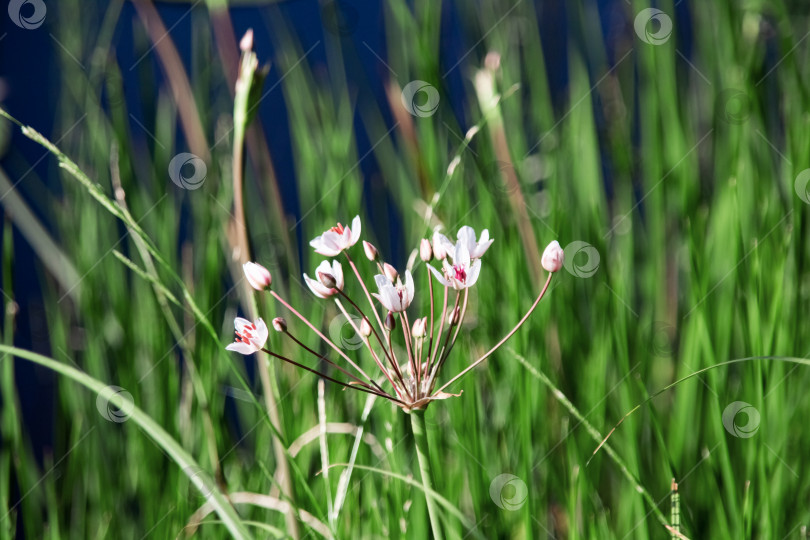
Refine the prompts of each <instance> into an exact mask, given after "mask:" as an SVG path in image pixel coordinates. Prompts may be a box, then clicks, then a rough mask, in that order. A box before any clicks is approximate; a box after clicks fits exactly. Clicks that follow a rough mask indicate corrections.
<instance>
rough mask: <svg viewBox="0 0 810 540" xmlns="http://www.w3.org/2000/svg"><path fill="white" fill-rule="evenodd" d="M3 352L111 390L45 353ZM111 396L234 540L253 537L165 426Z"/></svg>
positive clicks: (91, 386)
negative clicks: (172, 463) (184, 476)
mask: <svg viewBox="0 0 810 540" xmlns="http://www.w3.org/2000/svg"><path fill="white" fill-rule="evenodd" d="M0 353H5V355H7V356H6V357H5V358H9V357H17V358H22V359H23V360H28V361H30V362H34V363H35V364H39V365H41V366H44V367H46V368H48V369H51V370H53V371H55V372H56V373H59V374H60V375H64V376H65V377H67V378H69V379H71V380H73V381H75V382H77V383H79V384H81V385H82V386H84V387H85V388H87V389H89V390H92V391H93V392H95V393H97V394H100V393H102V392H105V390H106V389H107V385H105V384H104V383H103V382H101V381H99V380H98V379H95V378H93V377H91V376H90V375H88V374H86V373H83V372H82V371H79V370H78V369H76V368H74V367H71V366H68V365H65V364H62V363H60V362H57V361H56V360H53V359H51V358H48V357H47V356H42V355H41V354H37V353H34V352H31V351H26V350H23V349H18V348H16V347H9V346H7V345H0ZM105 395H107V394H105ZM108 397H109V401H110V403H112V404H113V405H114V406H115V407H118V408H119V409H124V408H126V410H127V411H128V416H129V417H130V418H131V419H132V421H133V422H135V423H136V424H137V425H138V427H140V428H141V429H142V430H143V431H145V432H146V434H147V435H149V437H151V438H152V440H153V441H155V442H156V443H157V444H158V446H160V447H161V448H162V449H163V450H164V451H165V452H166V453H167V454H168V455H169V456H170V457H171V458H172V459H173V460H174V461H175V463H177V465H179V466H180V468H181V469H183V472H184V473H185V474H187V475H188V477H189V479H190V480H191V481H192V483H193V484H194V485H195V486H196V487H197V489H199V490H200V493H202V494H203V495H204V496H205V497H206V498H207V499H208V502H209V503H210V504H211V505H212V507H213V508H214V510H215V511H216V513H217V515H218V516H219V518H220V519H221V520H222V522H223V523H224V524H225V526H226V527H227V528H228V531H229V532H230V533H231V535H232V536H233V537H234V538H239V539H248V538H251V535H250V533H249V532H248V531H247V529H246V528H245V526H244V524H243V523H242V521H241V519H240V518H239V516H238V515H237V513H236V510H234V508H233V507H232V506H231V504H230V503H229V502H228V499H226V498H225V495H224V494H223V493H221V492H220V491H219V489H218V488H217V486H216V484H215V483H214V482H213V481H212V480H211V479H210V478H207V477H205V475H201V474H196V473H195V471H200V470H202V469H201V468H200V466H199V465H197V462H196V461H195V460H194V458H193V457H192V456H191V455H190V454H189V453H188V452H186V451H185V450H184V449H183V447H181V446H180V444H179V443H178V442H177V441H175V440H174V438H173V437H172V436H171V435H169V433H168V432H167V431H166V430H165V429H163V427H161V426H160V425H159V424H158V423H157V422H155V421H154V420H153V419H152V418H151V417H150V416H149V415H147V414H146V413H145V412H143V411H142V410H141V409H139V408H138V407H136V406H134V405H133V404H131V403H128V402H126V400H125V399H124V398H123V397H121V396H120V395H119V394H109V395H108ZM130 409H131V410H130Z"/></svg>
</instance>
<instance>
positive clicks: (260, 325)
mask: <svg viewBox="0 0 810 540" xmlns="http://www.w3.org/2000/svg"><path fill="white" fill-rule="evenodd" d="M254 324H255V326H256V332H255V334H254V336H253V339H252V340H251V341H252V342H253V344H254V345H256V347H258V348H259V349H261V348H263V347H264V344H265V343H267V337H268V336H269V335H270V332H269V331H268V330H267V325H266V324H265V323H264V321H263V320H262V318H261V317H259V318H258V319H256V322H255V323H254Z"/></svg>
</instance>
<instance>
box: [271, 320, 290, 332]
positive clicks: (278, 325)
mask: <svg viewBox="0 0 810 540" xmlns="http://www.w3.org/2000/svg"><path fill="white" fill-rule="evenodd" d="M273 330H275V331H276V332H281V333H282V334H286V333H287V321H285V320H284V317H276V318H275V319H273Z"/></svg>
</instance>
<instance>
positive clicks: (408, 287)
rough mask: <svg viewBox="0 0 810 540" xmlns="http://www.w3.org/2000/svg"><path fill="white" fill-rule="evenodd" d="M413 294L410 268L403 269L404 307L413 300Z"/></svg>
mask: <svg viewBox="0 0 810 540" xmlns="http://www.w3.org/2000/svg"><path fill="white" fill-rule="evenodd" d="M413 295H414V287H413V275H412V274H411V271H410V270H405V300H406V301H405V307H408V306H410V305H411V302H413Z"/></svg>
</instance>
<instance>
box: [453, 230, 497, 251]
mask: <svg viewBox="0 0 810 540" xmlns="http://www.w3.org/2000/svg"><path fill="white" fill-rule="evenodd" d="M458 241H459V242H462V243H463V244H464V245H465V246H467V251H468V252H469V253H470V258H471V259H480V258H481V257H482V256H483V255H484V253H485V252H486V251H487V250H488V249H489V246H491V245H492V242H494V241H495V240H490V238H489V231H488V230H487V229H484V230H483V231H481V238H479V239H478V240H477V241H476V239H475V229H473V228H472V227H468V226H467V225H465V226H463V227H462V228H461V229H459V230H458Z"/></svg>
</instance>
